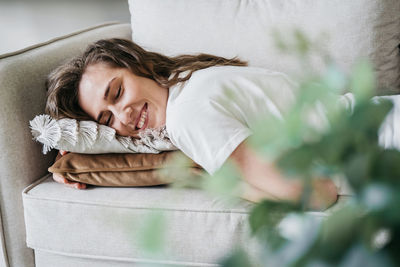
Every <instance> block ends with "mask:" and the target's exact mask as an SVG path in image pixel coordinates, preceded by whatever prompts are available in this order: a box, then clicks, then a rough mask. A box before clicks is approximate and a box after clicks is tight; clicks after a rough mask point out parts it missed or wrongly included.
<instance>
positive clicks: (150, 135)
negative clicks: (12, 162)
mask: <svg viewBox="0 0 400 267" xmlns="http://www.w3.org/2000/svg"><path fill="white" fill-rule="evenodd" d="M29 124H30V128H31V132H32V135H33V139H34V140H35V141H37V142H40V143H42V145H43V154H46V153H47V152H48V151H50V150H51V149H53V148H55V149H58V150H65V151H69V152H75V153H84V154H103V153H155V154H157V153H159V152H161V151H169V150H176V148H175V146H174V145H173V144H172V143H171V141H170V139H169V137H168V133H167V131H166V128H165V126H163V127H160V128H157V129H146V130H144V131H142V132H140V133H139V138H138V139H133V138H131V137H126V136H119V135H117V134H116V132H115V130H114V129H113V128H111V127H107V126H104V125H100V124H98V123H96V122H94V121H77V120H74V119H67V118H65V119H59V120H56V119H53V118H51V117H50V116H49V115H45V114H43V115H37V116H36V117H35V118H34V119H33V120H31V121H30V122H29Z"/></svg>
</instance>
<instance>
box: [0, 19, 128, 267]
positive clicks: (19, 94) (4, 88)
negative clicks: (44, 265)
mask: <svg viewBox="0 0 400 267" xmlns="http://www.w3.org/2000/svg"><path fill="white" fill-rule="evenodd" d="M130 36H131V30H130V26H129V25H127V24H116V23H108V24H105V25H101V26H96V27H93V28H90V29H86V30H83V31H80V32H77V33H73V34H70V35H68V36H63V37H60V38H57V39H54V40H50V41H48V42H45V43H42V44H38V45H36V46H32V47H28V48H26V49H23V50H20V51H17V52H14V53H8V54H5V55H1V56H0V113H1V114H2V116H0V123H1V125H2V127H0V150H1V151H2V153H1V154H0V177H1V179H0V210H1V225H2V228H1V229H2V233H1V234H2V235H1V238H0V240H1V241H2V242H0V244H2V245H3V247H2V253H0V255H1V256H3V258H1V257H0V260H2V259H3V260H2V262H1V263H0V265H1V266H12V267H14V266H15V267H31V266H34V255H33V251H32V250H31V249H28V248H27V247H26V243H25V231H24V229H25V224H24V218H23V206H22V198H21V191H22V189H23V188H25V187H26V186H27V185H29V184H31V183H32V182H33V181H35V180H37V179H38V178H40V177H42V176H43V175H45V174H46V173H47V168H48V167H49V166H50V165H51V163H52V161H53V160H54V157H55V154H54V153H52V154H49V155H47V156H43V155H42V153H41V146H40V145H39V144H37V143H35V142H33V141H32V136H31V133H30V130H29V120H31V119H33V118H34V117H35V115H37V114H41V113H43V111H44V105H45V94H46V92H45V87H44V82H45V79H46V76H47V75H48V73H49V72H50V71H51V70H53V69H54V68H55V67H56V66H58V65H60V64H61V63H63V62H64V61H65V60H67V59H68V58H70V57H72V56H75V55H76V54H78V53H79V52H80V51H83V49H84V48H85V47H86V45H87V44H89V43H91V42H93V41H95V40H98V39H101V38H107V37H109V38H111V37H122V38H128V39H130Z"/></svg>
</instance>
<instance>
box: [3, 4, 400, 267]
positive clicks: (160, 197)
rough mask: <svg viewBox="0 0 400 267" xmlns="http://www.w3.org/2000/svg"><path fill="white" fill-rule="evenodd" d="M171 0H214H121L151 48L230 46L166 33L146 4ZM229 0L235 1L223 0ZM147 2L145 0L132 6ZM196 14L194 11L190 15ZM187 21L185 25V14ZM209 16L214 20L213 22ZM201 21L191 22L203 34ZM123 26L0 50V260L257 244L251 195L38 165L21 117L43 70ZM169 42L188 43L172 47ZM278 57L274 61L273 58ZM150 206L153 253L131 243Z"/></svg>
mask: <svg viewBox="0 0 400 267" xmlns="http://www.w3.org/2000/svg"><path fill="white" fill-rule="evenodd" d="M360 1H361V0H357V1H355V2H352V4H354V3H356V2H360ZM363 1H367V2H374V3H375V2H376V1H375V0H363ZM385 1H386V2H388V1H387V0H385ZM172 2H174V3H177V5H178V4H179V5H181V6H182V8H181V9H178V8H175V9H176V10H177V12H181V14H178V15H176V14H175V17H180V16H181V17H183V16H185V15H186V16H189V17H193V16H194V15H193V14H195V13H194V12H197V13H196V14H199V12H200V13H201V12H202V11H204V12H208V11H210V10H211V11H210V14H213V12H216V11H217V10H218V4H216V5H217V7H215V8H214V9H212V8H211V7H212V5H213V3H221V2H224V1H214V0H212V1H211V0H207V1H198V3H201V4H198V5H200V7H197V6H196V5H195V4H194V3H197V2H191V1H190V2H191V6H192V9H190V6H185V5H188V1H186V2H185V1H181V0H176V1H165V2H163V1H155V0H152V1H135V0H132V1H130V5H131V8H132V7H134V8H136V7H137V9H135V10H136V11H137V13H136V14H137V16H133V18H132V24H133V25H134V29H136V37H137V40H140V42H139V43H140V44H142V45H144V46H145V47H147V48H153V49H154V50H157V49H158V48H157V45H159V46H162V47H164V48H165V51H162V52H165V53H169V54H173V53H175V52H176V51H174V48H176V45H177V44H181V45H182V44H184V43H185V42H186V47H187V48H189V47H193V46H194V47H195V49H198V50H200V49H202V48H201V47H200V46H199V45H200V42H203V43H205V46H207V45H210V46H211V48H210V47H204V50H205V51H208V52H215V53H216V54H218V53H219V52H220V51H221V50H222V51H223V52H224V51H225V52H226V53H227V54H226V56H230V55H231V54H232V53H233V51H232V50H229V49H228V48H231V47H236V48H237V46H238V41H239V39H240V38H239V39H235V41H234V42H232V41H231V40H228V39H229V38H228V37H229V36H226V35H224V36H222V37H223V38H225V39H224V40H225V41H226V42H227V43H228V44H230V45H229V46H227V45H225V46H224V45H221V46H220V48H219V50H218V49H214V48H215V47H217V46H218V42H215V40H214V39H213V40H211V39H210V40H204V38H199V39H198V40H195V41H194V39H191V38H189V35H188V34H186V33H187V32H183V31H185V29H184V26H185V25H180V27H181V28H180V29H177V30H176V31H175V29H174V32H177V35H176V36H172V37H171V33H169V32H168V29H169V26H168V25H166V24H167V23H168V20H172V19H173V18H172V17H169V18H166V21H163V20H162V19H159V20H158V21H155V19H156V18H159V17H160V16H161V15H162V14H167V15H170V16H172V15H171V14H169V13H168V12H162V11H161V10H158V11H157V12H151V10H157V8H166V9H170V8H171V6H172V5H171V3H172ZM233 2H240V1H239V0H235V1H232V2H229V1H225V2H224V3H225V4H227V3H233ZM267 2H269V1H266V2H265V3H267ZM284 2H285V3H286V2H287V1H284ZM306 2H307V3H308V4H310V3H311V1H306ZM361 2H362V1H361ZM389 2H390V1H389ZM147 3H148V5H149V6H141V4H143V5H146V4H147ZM243 3H245V1H243ZM246 3H247V2H246ZM366 6H368V5H366ZM231 7H232V8H234V10H235V12H238V14H241V13H240V12H239V11H240V10H239V9H238V8H239V7H238V6H235V5H234V4H232V6H231ZM370 7H371V6H370ZM141 8H142V9H141ZM210 8H211V9H210ZM240 8H243V5H241V6H240ZM254 8H255V9H254V10H256V11H255V13H254V14H256V13H257V12H259V10H260V7H259V6H256V7H254ZM238 10H239V11H238ZM164 11H165V10H164ZM254 14H253V15H254ZM263 14H264V13H263ZM242 15H243V14H242ZM196 16H197V15H196ZM244 17H245V16H244ZM244 17H242V19H243V18H244ZM196 20H197V21H200V17H196ZM196 20H193V21H196ZM253 20H254V18H253V17H252V18H251V21H253ZM187 21H188V25H189V24H190V23H192V22H193V21H191V22H189V19H188V20H187ZM150 22H151V23H150ZM200 22H201V21H200ZM141 23H142V24H143V25H144V24H145V26H143V25H142V26H141ZM222 24H224V25H222V26H227V27H228V26H232V25H228V24H229V23H228V24H227V25H225V24H226V23H225V22H224V23H222ZM201 25H203V26H204V29H207V27H208V26H210V25H206V22H204V24H201ZM186 26H187V25H186ZM211 26H212V27H214V28H215V29H216V28H217V26H218V25H217V24H215V25H211ZM220 26H221V25H220ZM242 26H248V25H241V27H242ZM135 27H136V28H135ZM187 27H190V26H187ZM255 28H259V25H257V26H256V27H255ZM157 29H159V30H160V34H159V35H158V34H157ZM204 29H197V30H199V34H200V33H203V34H204V33H205V32H206V30H204ZM179 30H180V32H179ZM186 30H187V29H186ZM203 30H204V31H203ZM240 30H241V31H242V33H243V35H245V36H246V37H251V36H249V32H246V27H242V28H241V29H240ZM215 31H216V32H217V30H215ZM146 33H148V34H146ZM131 34H132V33H131V25H129V24H105V25H101V26H97V27H94V28H90V29H87V30H84V31H81V32H78V33H74V34H71V35H68V36H63V37H60V38H57V39H54V40H51V41H49V42H46V43H43V44H39V45H37V46H34V47H29V48H27V49H24V50H22V51H18V52H15V53H11V54H6V55H2V56H0V111H1V115H0V120H1V125H2V127H0V149H1V151H2V153H1V156H0V178H1V179H0V209H1V218H0V219H1V221H0V222H1V238H0V242H1V248H2V250H1V251H2V253H1V254H0V266H12V267H20V266H21V267H25V266H29V267H31V266H38V267H44V266H48V267H50V266H51V267H53V266H60V267H63V266H85V267H86V266H96V267H99V266H100V267H101V266H149V265H152V266H154V265H162V266H218V262H219V260H220V259H221V257H223V256H226V255H227V253H229V252H230V251H232V250H233V249H234V248H235V246H237V245H242V246H243V247H244V248H245V249H246V250H247V251H248V252H249V254H250V255H252V256H253V257H256V255H257V253H258V251H259V249H260V247H259V244H258V243H257V242H256V240H255V239H254V238H252V237H251V236H250V235H249V226H248V223H247V218H248V215H249V211H250V209H251V207H252V206H253V204H252V203H249V202H246V201H239V202H237V203H235V204H234V205H231V204H229V203H228V202H226V201H225V199H223V198H222V197H216V196H213V195H210V194H209V193H207V192H204V191H200V190H195V189H181V190H179V192H177V191H175V190H173V189H172V188H170V187H165V186H158V187H147V188H133V187H132V188H113V187H107V188H105V187H91V188H90V189H87V190H75V189H72V188H68V187H65V186H63V185H61V184H57V183H56V182H54V181H53V180H52V179H51V177H50V176H49V175H48V173H47V168H48V167H49V166H50V164H51V163H52V161H53V160H54V157H55V153H54V152H53V153H51V154H49V155H46V156H44V155H43V154H42V153H41V146H40V145H39V144H37V143H35V142H34V141H32V136H31V133H30V130H29V123H28V122H29V120H31V119H32V118H33V117H34V116H35V115H38V114H41V113H43V110H44V104H45V88H44V81H45V78H46V75H47V74H48V73H49V72H50V71H51V70H52V69H54V68H55V67H56V66H58V65H59V64H61V63H62V62H64V61H65V60H66V59H68V58H70V57H72V56H74V55H76V54H78V53H80V52H81V51H82V50H83V49H84V48H85V47H86V45H87V44H88V43H90V42H92V41H95V40H98V39H101V38H108V37H121V38H131V36H132V35H131ZM185 34H186V35H185ZM196 34H197V33H196ZM197 35H198V34H197ZM197 35H196V36H197ZM168 36H169V37H171V38H175V41H174V42H175V43H174V42H170V43H168V42H165V40H166V38H167V37H168ZM178 37H182V38H183V39H182V38H181V39H179V38H178ZM220 37H221V36H220ZM135 40H136V39H135ZM227 40H228V41H227ZM213 42H214V43H213ZM225 44H226V43H225ZM249 45H250V44H249V43H246V44H245V47H244V51H245V52H247V53H250V52H253V54H252V55H250V54H249V59H250V60H251V59H252V58H253V59H255V61H254V62H255V65H262V64H263V63H264V62H261V61H260V58H259V57H257V55H259V54H262V53H263V51H262V50H261V49H262V47H261V46H259V47H258V49H259V50H251V51H250V52H249V48H250V46H249ZM213 47H214V48H213ZM225 48H226V49H225ZM213 49H214V50H213ZM224 49H225V50H224ZM178 50H179V51H182V52H185V53H187V52H194V51H191V50H190V49H189V50H188V49H186V50H185V49H181V48H179V47H178ZM397 55H398V52H397ZM245 56H246V55H245ZM263 56H266V55H263ZM342 56H343V55H342ZM344 56H346V55H344ZM257 60H259V61H257ZM272 63H274V62H272ZM275 63H276V62H275ZM278 63H279V64H284V62H283V61H280V62H278ZM347 63H348V62H346V64H347ZM281 67H282V66H281ZM277 68H279V66H278V67H277ZM21 192H22V194H21ZM340 192H341V196H340V198H339V202H338V203H337V204H336V205H335V206H334V207H332V208H331V209H330V210H328V211H325V212H314V213H310V214H312V215H315V216H318V217H324V216H326V215H327V214H329V212H331V211H333V210H334V209H337V208H338V207H340V205H342V204H343V203H345V202H346V200H347V199H348V198H349V196H348V191H347V190H340ZM154 210H157V211H162V212H163V214H164V215H165V219H166V223H167V226H168V227H167V228H166V233H165V240H166V242H167V246H166V247H165V248H164V251H163V253H161V254H160V255H151V254H149V253H147V252H146V251H145V250H144V249H143V247H142V246H141V243H140V237H141V236H142V233H141V232H140V229H142V226H143V223H145V222H146V218H148V217H149V216H151V214H152V212H153V211H154Z"/></svg>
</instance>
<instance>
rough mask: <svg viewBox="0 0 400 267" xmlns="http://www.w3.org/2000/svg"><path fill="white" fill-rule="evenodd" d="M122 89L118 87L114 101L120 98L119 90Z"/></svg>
mask: <svg viewBox="0 0 400 267" xmlns="http://www.w3.org/2000/svg"><path fill="white" fill-rule="evenodd" d="M121 88H122V86H119V88H118V92H117V94H116V95H115V99H118V98H119V97H120V95H121V90H122V89H121Z"/></svg>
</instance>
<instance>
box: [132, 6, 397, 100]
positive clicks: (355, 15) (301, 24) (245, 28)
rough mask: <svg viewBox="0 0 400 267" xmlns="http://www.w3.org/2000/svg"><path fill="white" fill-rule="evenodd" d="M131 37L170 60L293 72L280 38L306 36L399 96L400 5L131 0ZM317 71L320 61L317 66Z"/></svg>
mask: <svg viewBox="0 0 400 267" xmlns="http://www.w3.org/2000/svg"><path fill="white" fill-rule="evenodd" d="M129 7H130V12H131V25H132V38H133V40H134V41H135V42H136V43H138V44H139V45H141V46H143V47H144V48H146V49H148V50H152V51H156V52H160V53H164V54H166V55H178V54H185V53H189V54H192V53H200V52H203V53H211V54H215V55H219V56H224V57H233V56H239V57H240V58H242V59H245V60H248V61H249V64H250V65H254V66H259V67H265V68H268V69H273V70H277V71H282V72H286V73H291V72H293V71H296V70H300V67H299V64H298V60H297V59H296V58H294V57H293V56H289V55H283V54H282V53H279V51H278V50H277V49H276V46H275V41H274V40H275V39H274V34H273V32H274V31H275V30H279V31H280V33H281V34H282V35H283V36H284V37H287V36H288V35H290V34H291V32H292V31H293V29H295V28H297V29H300V30H302V31H303V32H304V33H305V34H306V35H307V36H308V37H309V38H310V39H311V40H318V39H319V40H320V41H322V42H321V48H322V49H323V50H325V51H327V52H328V53H329V54H330V55H331V56H332V57H333V59H334V60H335V61H336V63H337V64H338V65H339V66H340V67H341V68H342V69H343V70H344V71H346V72H348V71H350V69H351V66H352V65H353V64H354V63H355V62H356V61H357V60H358V59H359V58H363V57H364V58H365V57H367V58H369V59H370V60H371V61H372V62H373V63H374V66H375V70H376V75H377V78H378V80H379V87H380V88H381V89H380V90H381V92H379V93H383V91H386V90H385V89H390V91H392V92H400V86H399V85H400V70H399V66H400V64H399V63H400V56H399V49H398V45H399V43H400V1H398V0H352V1H343V0H331V1H319V0H280V1H276V0H263V1H261V0H258V1H257V0H253V1H250V0H198V1H187V0H146V1H141V0H129ZM313 66H314V67H315V69H318V70H321V66H322V64H321V61H320V60H318V58H317V57H315V58H314V59H313Z"/></svg>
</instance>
